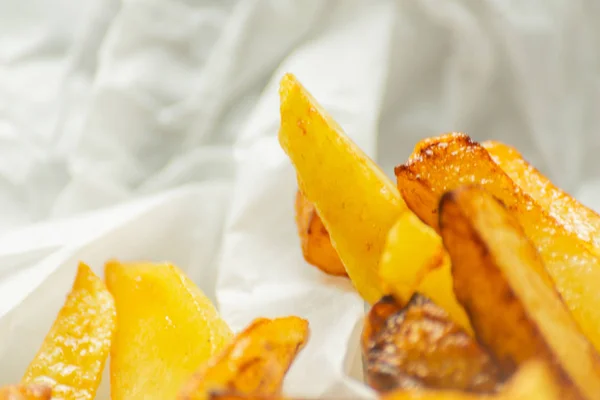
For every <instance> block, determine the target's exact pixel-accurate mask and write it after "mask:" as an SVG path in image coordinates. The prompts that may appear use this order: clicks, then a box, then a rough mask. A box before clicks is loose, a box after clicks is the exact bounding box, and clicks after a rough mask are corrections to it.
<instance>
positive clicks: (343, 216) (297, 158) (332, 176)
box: [279, 74, 407, 303]
mask: <svg viewBox="0 0 600 400" xmlns="http://www.w3.org/2000/svg"><path fill="white" fill-rule="evenodd" d="M279 92H280V99H281V127H280V130H279V142H280V144H281V147H282V148H283V150H284V151H285V152H286V153H287V155H288V156H289V157H290V159H291V161H292V163H293V164H294V167H295V168H296V173H297V176H298V184H299V186H300V190H301V191H302V192H303V193H304V195H306V197H307V198H308V200H309V201H311V202H312V203H313V204H314V205H315V207H316V209H317V212H318V214H319V216H320V217H321V219H322V220H323V224H324V225H325V227H326V228H327V231H328V232H329V235H330V237H331V243H332V244H333V247H334V248H335V249H336V251H337V253H338V254H339V257H340V259H341V260H342V262H343V264H344V266H345V267H346V271H347V273H348V275H349V277H350V279H351V280H352V283H353V284H354V286H355V287H356V289H357V290H358V292H359V293H360V294H361V295H362V297H363V298H364V299H365V300H366V301H368V302H369V303H374V302H376V301H377V300H379V299H380V298H381V297H382V296H383V294H384V293H383V292H382V289H381V287H380V282H379V277H378V272H377V265H378V263H379V259H380V257H381V252H382V250H383V245H384V243H385V238H386V235H387V233H388V231H389V229H390V228H391V226H392V225H393V224H394V222H395V221H396V220H397V218H398V217H399V216H400V214H401V213H402V212H406V211H407V208H406V206H405V204H404V202H403V201H402V198H401V197H400V193H398V189H397V188H396V187H395V186H394V185H393V183H392V182H391V181H390V180H389V179H388V177H387V176H386V175H385V174H384V173H383V172H382V171H381V170H380V169H379V167H377V165H376V164H375V163H374V162H373V161H372V160H371V159H369V157H367V156H366V155H365V154H364V153H363V152H362V151H361V150H360V149H359V148H358V147H357V146H356V144H354V143H353V142H352V141H351V140H350V138H348V136H346V134H345V133H344V132H343V131H342V128H340V126H339V125H338V124H337V123H336V122H335V121H334V120H333V119H332V118H331V116H330V115H329V114H328V113H327V112H326V111H325V110H324V109H323V108H322V107H321V106H320V105H319V104H318V103H317V101H316V100H315V99H314V98H313V97H312V95H311V94H310V93H308V91H307V90H306V89H305V88H304V87H303V86H302V85H301V84H300V82H298V81H297V80H296V78H295V77H294V76H293V75H291V74H287V75H285V76H284V77H283V79H282V80H281V85H280V91H279Z"/></svg>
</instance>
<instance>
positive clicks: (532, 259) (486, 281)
mask: <svg viewBox="0 0 600 400" xmlns="http://www.w3.org/2000/svg"><path fill="white" fill-rule="evenodd" d="M440 229H441V234H442V238H443V240H444V245H445V246H446V248H447V250H448V253H449V254H450V258H451V260H452V273H453V278H454V289H455V292H456V296H457V298H458V300H459V301H460V303H461V304H462V305H463V306H464V307H465V309H466V310H467V312H468V314H469V315H470V317H471V323H472V326H473V329H474V331H475V333H476V335H477V337H478V339H479V340H480V341H481V342H482V343H483V344H484V345H485V346H486V347H487V348H488V349H489V350H490V351H491V352H492V354H494V356H495V358H496V360H497V361H498V363H499V365H500V367H501V368H502V369H503V371H504V372H505V373H511V372H513V371H514V370H516V368H517V367H518V366H521V365H523V364H525V363H526V362H528V361H532V360H535V359H539V360H542V361H543V362H545V363H546V364H547V365H549V366H550V372H551V374H552V376H553V378H554V381H555V382H557V383H558V384H559V385H560V386H561V393H562V396H563V398H570V399H580V398H586V399H594V398H597V395H598V393H600V358H599V357H598V354H597V352H596V351H595V349H594V348H593V346H592V345H591V344H590V343H589V342H588V341H587V340H586V339H585V337H584V336H583V335H582V334H581V332H580V330H579V327H578V326H577V324H576V323H575V321H574V320H573V318H572V316H571V315H570V314H569V312H568V310H567V309H566V307H565V306H564V304H563V303H562V301H561V299H560V297H559V295H558V293H557V292H556V291H555V290H554V288H553V287H552V286H549V285H548V284H547V282H545V281H544V279H542V278H541V276H540V274H539V272H537V271H539V270H543V263H542V260H541V258H540V256H539V254H538V253H537V252H536V250H535V247H534V246H533V244H532V243H531V242H530V241H529V239H527V237H526V236H525V233H524V232H523V230H522V228H521V227H520V226H519V224H518V222H517V220H516V219H515V218H514V217H513V216H512V215H511V214H510V213H509V212H508V211H507V210H506V209H505V208H504V207H503V206H502V205H501V204H500V203H499V202H498V201H497V200H496V199H495V198H494V197H493V196H492V195H491V194H489V193H488V192H486V191H485V190H483V189H481V188H477V187H465V188H460V189H457V190H455V191H452V192H449V193H448V194H446V195H444V196H443V198H442V200H441V203H440Z"/></svg>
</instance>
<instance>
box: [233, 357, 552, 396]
mask: <svg viewBox="0 0 600 400" xmlns="http://www.w3.org/2000/svg"><path fill="white" fill-rule="evenodd" d="M553 379H554V377H553V376H552V374H551V373H550V371H549V370H548V367H547V366H546V365H545V364H544V363H542V362H539V361H531V362H528V363H527V364H525V365H523V367H521V368H519V370H518V371H517V373H516V374H515V375H514V376H513V377H512V378H511V380H510V381H509V382H508V383H507V384H506V386H505V387H504V389H503V390H502V392H501V393H499V394H498V395H477V394H470V393H465V392H459V391H437V390H426V391H421V390H414V391H402V390H398V391H395V392H391V393H388V394H386V395H384V396H383V397H382V398H381V400H416V399H420V400H483V399H490V400H559V399H562V397H561V396H560V390H559V388H558V386H557V385H556V383H555V382H554V380H553ZM221 400H224V399H221ZM232 400H233V399H232ZM240 400H241V399H240Z"/></svg>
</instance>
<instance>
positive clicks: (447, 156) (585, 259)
mask: <svg viewBox="0 0 600 400" xmlns="http://www.w3.org/2000/svg"><path fill="white" fill-rule="evenodd" d="M417 149H418V152H416V153H414V154H413V155H412V156H411V159H409V162H408V163H407V164H406V165H402V166H399V167H396V176H397V179H398V187H399V188H400V191H401V192H402V195H403V196H404V199H405V201H406V203H407V204H408V206H409V207H410V208H411V210H413V211H414V212H415V213H416V214H417V215H418V216H419V218H421V219H422V220H424V221H425V222H426V223H427V224H428V225H430V226H432V227H434V228H435V229H439V228H438V221H437V217H438V216H437V209H438V201H439V199H440V197H441V196H442V194H444V193H445V192H447V191H449V190H453V189H456V188H458V187H460V186H461V185H464V184H472V183H475V184H478V185H481V186H482V187H483V188H484V189H485V190H487V191H488V192H490V193H491V194H493V195H494V196H495V197H497V198H499V199H500V200H502V202H503V203H504V204H506V206H507V207H508V209H509V210H510V211H511V213H512V214H513V215H514V216H515V217H516V218H517V220H518V222H519V224H520V225H521V226H522V227H523V230H524V231H525V234H526V235H527V237H529V238H530V239H531V241H532V242H533V244H534V245H535V247H536V249H537V251H538V252H539V253H540V255H541V257H542V259H543V262H544V265H545V269H546V270H547V271H548V273H549V275H550V276H551V278H552V279H551V280H548V279H547V278H546V276H545V274H544V273H541V274H540V276H542V278H543V279H544V280H545V281H546V282H547V283H548V285H551V284H552V282H551V281H553V282H554V284H555V285H556V288H557V289H558V291H559V293H560V295H561V297H562V299H563V300H564V302H565V303H566V304H567V306H568V308H569V310H570V311H571V313H572V314H573V316H574V318H575V320H576V321H577V323H578V324H579V326H580V327H581V329H582V330H583V332H584V334H585V335H586V336H587V337H588V338H589V339H590V341H591V342H592V343H593V344H594V346H595V347H596V349H600V307H597V305H598V304H600V260H599V259H598V258H597V257H596V256H595V255H594V254H593V253H592V252H591V251H590V250H589V244H588V243H586V242H583V241H582V240H581V239H580V238H579V237H577V235H575V234H574V233H570V232H567V231H566V230H565V229H564V227H562V226H561V225H560V224H559V223H558V222H557V221H556V220H555V219H553V218H552V217H550V215H549V214H547V213H546V212H545V211H544V210H543V209H542V208H541V207H540V206H539V205H538V204H537V203H536V202H535V201H533V199H532V198H531V197H530V196H528V195H527V194H525V193H524V192H523V191H522V190H521V189H520V188H519V187H518V186H517V185H515V183H514V182H513V181H512V180H511V179H510V178H509V177H508V175H506V174H505V173H504V172H503V171H502V170H501V169H500V167H499V166H498V165H497V164H496V163H495V162H494V161H493V160H492V159H491V157H490V156H489V154H488V153H487V151H486V150H485V149H484V148H483V147H481V145H479V144H477V143H475V142H472V141H471V140H470V139H469V138H468V137H467V136H466V135H446V136H442V137H440V138H436V139H429V140H428V141H427V143H426V144H420V145H418V146H417Z"/></svg>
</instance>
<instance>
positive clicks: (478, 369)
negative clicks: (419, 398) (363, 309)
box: [362, 293, 503, 393]
mask: <svg viewBox="0 0 600 400" xmlns="http://www.w3.org/2000/svg"><path fill="white" fill-rule="evenodd" d="M362 348H363V354H364V358H365V361H366V368H367V381H368V384H369V385H370V386H371V387H372V388H374V389H375V390H377V391H379V392H387V391H390V390H394V389H415V388H435V389H455V390H463V391H468V392H474V393H492V392H494V391H495V390H496V389H497V387H499V385H500V383H501V381H502V380H503V379H502V377H501V376H500V373H499V371H498V369H497V367H496V366H495V365H494V363H493V362H492V360H491V359H490V357H489V356H488V354H487V353H486V352H485V351H484V350H483V349H482V348H481V347H480V346H479V344H478V343H477V342H476V341H475V339H473V338H472V337H471V336H469V335H468V334H467V333H466V332H465V331H464V330H463V329H462V328H460V327H459V326H458V325H457V324H455V323H454V322H452V321H451V320H450V318H449V316H448V314H447V313H446V311H444V310H443V309H442V308H440V307H439V306H437V305H436V304H434V303H433V302H431V301H430V300H429V299H427V298H426V297H424V296H422V295H420V294H418V293H417V294H415V295H413V297H412V298H411V300H410V301H409V303H408V304H407V305H406V307H404V308H401V307H400V305H398V304H397V303H394V300H393V299H392V298H391V297H389V296H386V297H384V298H382V299H381V300H380V301H379V302H378V303H376V304H375V305H374V306H373V307H372V309H371V311H370V312H369V315H368V316H367V319H366V324H365V329H364V333H363V342H362Z"/></svg>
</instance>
